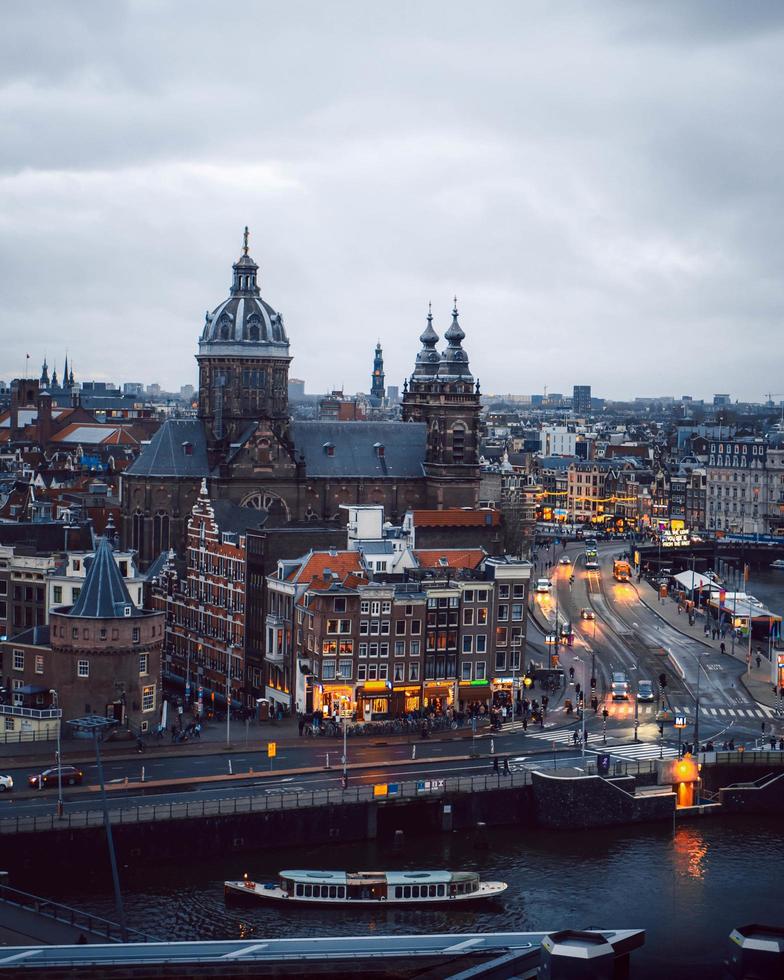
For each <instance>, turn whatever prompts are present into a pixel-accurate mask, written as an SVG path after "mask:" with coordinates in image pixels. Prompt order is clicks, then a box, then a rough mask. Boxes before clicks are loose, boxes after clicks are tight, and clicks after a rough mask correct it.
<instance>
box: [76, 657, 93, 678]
mask: <svg viewBox="0 0 784 980" xmlns="http://www.w3.org/2000/svg"><path fill="white" fill-rule="evenodd" d="M76 674H77V676H78V677H89V676H90V661H89V660H79V661H77V664H76Z"/></svg>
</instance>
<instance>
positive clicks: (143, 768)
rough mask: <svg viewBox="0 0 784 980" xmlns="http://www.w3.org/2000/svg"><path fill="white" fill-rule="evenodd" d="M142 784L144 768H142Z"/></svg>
mask: <svg viewBox="0 0 784 980" xmlns="http://www.w3.org/2000/svg"><path fill="white" fill-rule="evenodd" d="M142 782H144V766H142Z"/></svg>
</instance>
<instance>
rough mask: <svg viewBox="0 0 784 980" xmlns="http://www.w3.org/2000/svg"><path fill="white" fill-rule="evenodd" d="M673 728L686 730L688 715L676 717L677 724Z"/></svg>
mask: <svg viewBox="0 0 784 980" xmlns="http://www.w3.org/2000/svg"><path fill="white" fill-rule="evenodd" d="M672 727H673V728H685V727H686V715H676V716H675V722H674V724H673V726H672Z"/></svg>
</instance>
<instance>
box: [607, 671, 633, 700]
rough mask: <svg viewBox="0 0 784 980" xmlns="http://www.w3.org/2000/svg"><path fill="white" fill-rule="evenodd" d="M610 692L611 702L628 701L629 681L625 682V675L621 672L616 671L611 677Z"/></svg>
mask: <svg viewBox="0 0 784 980" xmlns="http://www.w3.org/2000/svg"><path fill="white" fill-rule="evenodd" d="M610 691H611V693H612V699H613V701H628V700H629V681H628V680H627V678H626V674H624V673H623V671H617V672H616V673H614V674H613V675H612V684H611V685H610Z"/></svg>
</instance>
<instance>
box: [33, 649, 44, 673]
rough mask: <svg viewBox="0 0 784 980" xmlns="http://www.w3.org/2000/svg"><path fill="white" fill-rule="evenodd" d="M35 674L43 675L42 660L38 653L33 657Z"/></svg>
mask: <svg viewBox="0 0 784 980" xmlns="http://www.w3.org/2000/svg"><path fill="white" fill-rule="evenodd" d="M35 672H36V674H43V672H44V658H43V657H42V656H41V654H39V653H37V654H36V655H35Z"/></svg>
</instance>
